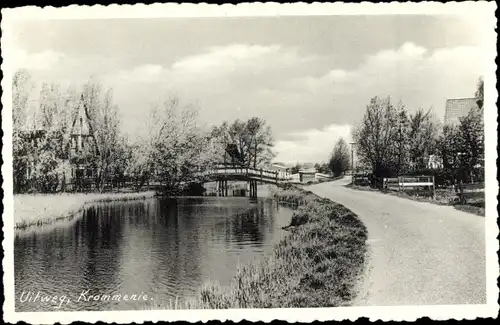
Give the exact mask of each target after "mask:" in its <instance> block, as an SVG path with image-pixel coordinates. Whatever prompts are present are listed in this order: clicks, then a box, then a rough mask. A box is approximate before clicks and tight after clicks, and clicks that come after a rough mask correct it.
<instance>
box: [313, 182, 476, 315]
mask: <svg viewBox="0 0 500 325" xmlns="http://www.w3.org/2000/svg"><path fill="white" fill-rule="evenodd" d="M348 182H349V179H348V178H347V179H346V178H344V179H343V180H339V181H335V182H329V183H322V184H317V185H312V186H309V187H307V189H308V190H311V191H313V192H314V193H316V194H318V195H320V196H323V197H327V198H329V199H331V200H333V201H335V202H338V203H341V204H343V205H344V206H345V207H347V208H349V209H350V210H351V211H353V212H354V213H356V214H357V215H358V216H359V217H360V218H361V220H362V221H363V222H364V223H365V225H366V227H367V228H368V244H369V247H370V248H369V250H370V253H369V254H370V257H369V259H368V267H367V268H366V272H365V276H364V277H365V279H364V281H362V284H361V289H360V294H359V295H358V298H357V299H356V300H355V301H354V302H353V304H354V305H358V306H362V305H365V306H366V305H378V306H387V305H415V304H424V305H431V304H432V305H438V304H482V303H486V271H485V270H486V267H485V229H484V217H479V216H476V215H472V214H469V213H465V212H461V211H458V210H455V209H454V208H453V207H449V206H439V205H434V204H430V203H422V202H416V201H412V200H408V199H403V198H399V197H395V196H391V195H387V194H381V193H377V192H368V191H359V190H353V189H349V188H346V187H344V186H343V185H345V184H347V183H348Z"/></svg>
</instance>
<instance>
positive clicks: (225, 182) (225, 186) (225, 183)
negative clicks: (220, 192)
mask: <svg viewBox="0 0 500 325" xmlns="http://www.w3.org/2000/svg"><path fill="white" fill-rule="evenodd" d="M224 189H225V191H226V192H225V194H224V196H227V180H225V181H224Z"/></svg>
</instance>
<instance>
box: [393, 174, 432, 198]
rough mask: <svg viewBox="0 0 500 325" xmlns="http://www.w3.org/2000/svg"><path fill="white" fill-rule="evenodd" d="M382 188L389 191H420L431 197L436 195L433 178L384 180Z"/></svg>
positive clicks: (401, 177)
mask: <svg viewBox="0 0 500 325" xmlns="http://www.w3.org/2000/svg"><path fill="white" fill-rule="evenodd" d="M383 187H384V189H387V190H390V191H410V190H414V191H422V192H427V193H428V194H430V195H432V196H434V195H435V193H436V185H435V182H434V176H398V177H393V178H384V185H383Z"/></svg>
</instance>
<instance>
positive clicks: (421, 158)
mask: <svg viewBox="0 0 500 325" xmlns="http://www.w3.org/2000/svg"><path fill="white" fill-rule="evenodd" d="M483 89H484V82H483V80H482V78H481V79H480V80H479V81H478V85H477V89H476V93H475V98H476V102H477V104H478V108H479V110H476V109H472V110H471V111H470V112H469V114H468V115H467V116H464V117H461V118H460V119H459V123H458V124H457V125H455V124H445V125H442V124H441V123H439V122H438V121H437V119H436V118H435V117H434V116H433V115H432V113H431V110H427V111H426V110H423V109H418V110H417V111H416V112H414V113H409V112H408V110H407V109H406V107H405V105H404V104H403V103H402V102H399V103H397V104H394V103H393V102H392V101H391V98H390V97H387V98H380V97H373V98H372V99H371V100H370V103H369V104H368V105H367V106H366V111H365V114H364V117H363V119H362V120H361V123H360V124H359V125H358V126H357V127H356V128H355V129H354V131H353V139H354V141H355V142H356V155H357V157H358V159H359V162H360V164H361V165H363V166H365V167H367V168H368V169H370V170H371V171H372V175H373V176H374V177H373V179H374V181H373V182H374V183H375V180H376V179H380V178H383V177H394V176H398V175H405V174H406V175H412V174H413V175H417V174H421V175H422V174H426V175H429V174H432V175H436V176H438V178H439V182H440V183H442V185H445V184H455V183H457V182H466V183H467V182H473V181H482V180H484V124H483V118H482V114H481V112H480V111H481V110H482V109H483V107H482V105H483V104H482V103H483V93H484V90H483ZM432 157H434V159H435V162H436V166H434V167H433V168H429V158H432ZM374 185H375V184H374Z"/></svg>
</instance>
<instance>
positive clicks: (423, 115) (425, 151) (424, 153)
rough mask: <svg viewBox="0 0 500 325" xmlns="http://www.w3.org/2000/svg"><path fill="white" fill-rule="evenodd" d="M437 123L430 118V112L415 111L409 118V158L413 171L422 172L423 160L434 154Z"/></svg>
mask: <svg viewBox="0 0 500 325" xmlns="http://www.w3.org/2000/svg"><path fill="white" fill-rule="evenodd" d="M437 131H438V123H437V122H436V121H435V119H434V118H433V116H432V113H431V110H428V111H424V110H423V109H419V110H417V111H416V112H415V113H414V114H413V115H411V117H410V129H409V136H408V139H409V158H410V163H411V165H412V168H413V169H414V170H422V169H424V168H425V167H426V166H425V158H426V157H428V156H429V155H430V154H432V153H434V151H435V148H436V139H437V137H438V136H437Z"/></svg>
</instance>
